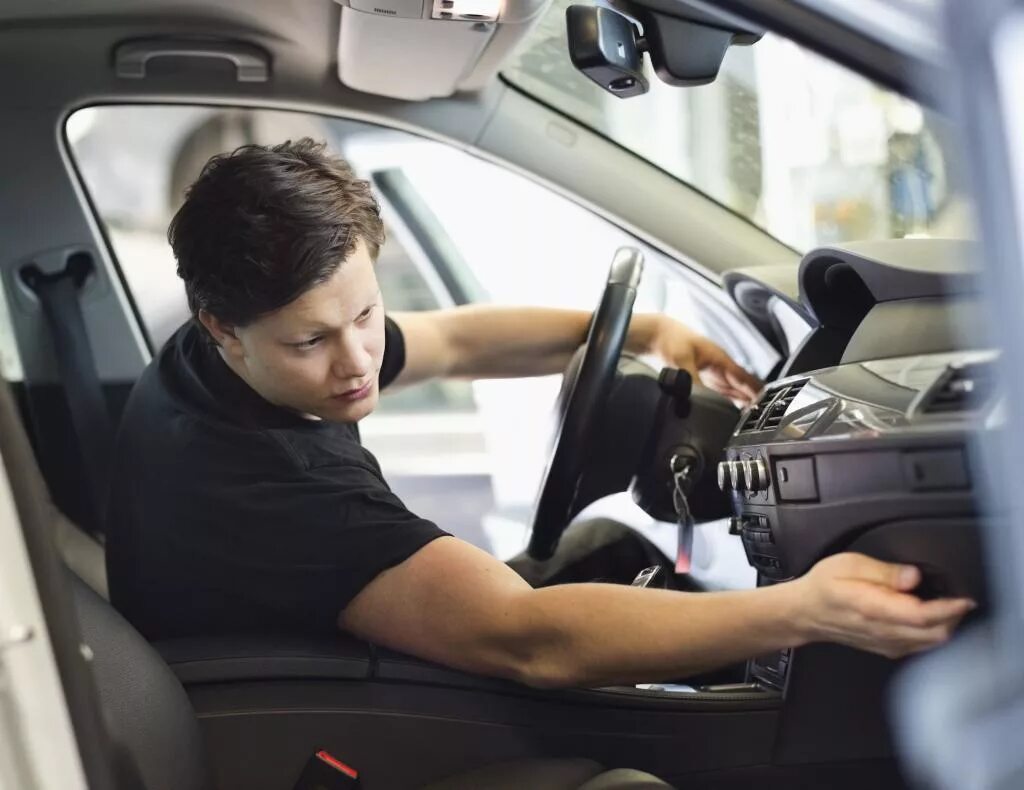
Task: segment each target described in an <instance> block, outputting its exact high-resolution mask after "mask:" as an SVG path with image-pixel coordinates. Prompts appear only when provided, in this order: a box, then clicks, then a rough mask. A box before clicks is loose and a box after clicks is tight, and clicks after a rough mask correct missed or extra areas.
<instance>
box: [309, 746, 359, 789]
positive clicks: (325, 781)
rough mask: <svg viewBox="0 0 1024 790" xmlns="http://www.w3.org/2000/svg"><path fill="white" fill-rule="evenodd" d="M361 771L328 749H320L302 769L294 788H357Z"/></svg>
mask: <svg viewBox="0 0 1024 790" xmlns="http://www.w3.org/2000/svg"><path fill="white" fill-rule="evenodd" d="M359 787H361V785H360V784H359V772H358V771H357V770H356V769H355V768H353V767H352V766H350V765H346V764H345V763H343V762H342V761H341V760H339V759H338V758H337V757H335V756H334V755H332V754H330V753H329V752H328V751H327V750H326V749H318V750H317V751H316V753H314V754H313V756H312V757H310V758H309V762H307V763H306V767H305V768H303V769H302V774H301V775H300V776H299V781H297V782H296V783H295V788H294V790H356V788H359Z"/></svg>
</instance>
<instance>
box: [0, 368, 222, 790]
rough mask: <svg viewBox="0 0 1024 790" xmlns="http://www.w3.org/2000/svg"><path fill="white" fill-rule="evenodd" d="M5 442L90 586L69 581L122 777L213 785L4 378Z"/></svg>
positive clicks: (180, 707) (47, 523) (174, 786)
mask: <svg viewBox="0 0 1024 790" xmlns="http://www.w3.org/2000/svg"><path fill="white" fill-rule="evenodd" d="M0 434H2V435H3V438H4V457H3V463H4V466H5V468H7V470H8V471H9V472H11V473H13V474H12V486H17V488H18V489H20V490H21V491H24V493H25V495H26V497H27V498H29V499H30V500H32V501H34V502H35V503H36V505H37V508H38V506H45V512H46V513H47V514H48V515H49V518H46V517H45V516H44V517H43V518H39V519H37V520H36V521H35V522H34V523H35V526H36V528H40V527H43V528H48V529H47V532H48V535H49V537H50V538H51V539H52V540H53V541H54V544H55V545H56V546H57V547H59V548H60V553H61V554H62V555H63V557H64V559H65V563H66V564H67V565H69V566H71V568H72V569H74V570H78V569H79V568H83V569H84V571H85V574H84V575H85V576H87V577H89V578H90V581H91V582H92V584H91V585H87V584H86V583H85V582H83V581H82V579H81V578H80V577H79V575H76V574H75V573H71V572H69V574H68V575H69V576H70V577H71V585H70V586H71V590H72V594H73V596H74V599H75V609H76V612H77V614H78V621H79V622H78V625H79V630H80V633H81V637H82V640H83V642H84V644H85V645H87V646H88V649H89V650H90V651H91V653H92V660H91V662H90V663H91V666H92V669H93V674H94V678H95V686H96V690H97V692H98V695H99V703H100V708H101V710H102V714H103V719H104V721H105V722H106V725H107V730H108V735H109V741H110V743H111V744H112V745H113V747H114V749H115V750H116V755H117V758H118V761H119V772H120V773H121V774H122V775H123V776H124V777H127V778H129V779H135V783H136V784H141V785H142V787H143V788H145V790H205V788H207V787H208V786H209V784H208V782H207V781H206V778H207V769H206V760H205V753H204V750H203V743H202V736H201V734H200V731H199V722H198V721H197V719H196V716H195V711H194V710H193V709H192V705H191V703H190V702H189V700H188V696H187V695H186V694H185V690H184V689H183V688H182V686H181V683H179V682H178V679H177V677H175V675H174V673H173V672H171V670H170V668H169V667H168V666H167V664H166V663H165V662H164V660H163V659H162V658H161V657H160V655H159V654H158V653H157V652H156V651H155V650H154V649H153V648H152V647H151V646H150V645H149V643H148V642H146V640H145V639H143V638H142V636H141V635H140V634H139V633H138V632H137V631H136V630H135V629H134V628H133V627H132V626H131V625H130V624H129V623H128V621H126V620H125V619H124V618H123V617H121V615H119V614H118V613H117V612H116V611H114V609H113V607H112V606H110V604H109V603H107V602H106V600H104V598H103V597H102V595H101V593H105V592H106V579H105V575H101V574H98V573H97V572H96V569H97V568H102V567H103V549H102V547H100V546H99V544H97V543H96V542H95V541H93V540H92V539H91V538H90V537H89V536H88V535H87V534H86V533H85V532H83V531H82V530H80V529H79V528H78V527H77V526H76V525H75V524H73V523H72V522H71V521H69V520H68V519H66V518H65V517H64V516H63V515H62V514H61V513H60V512H59V511H58V510H57V508H56V507H55V506H54V505H53V503H52V500H51V499H50V495H49V491H48V490H47V487H46V483H45V482H44V480H43V477H42V475H41V474H40V472H39V468H38V466H37V464H36V460H35V456H34V454H33V453H32V448H31V446H30V444H29V441H28V437H27V436H26V435H25V431H24V426H22V424H21V419H20V416H19V415H18V411H17V408H16V407H15V405H14V399H13V397H12V396H11V391H10V388H9V387H8V386H7V382H5V381H4V380H3V379H2V378H0ZM39 512H43V510H42V509H39ZM97 554H98V557H97ZM95 587H98V588H99V590H100V591H99V592H97V590H96V589H94V588H95Z"/></svg>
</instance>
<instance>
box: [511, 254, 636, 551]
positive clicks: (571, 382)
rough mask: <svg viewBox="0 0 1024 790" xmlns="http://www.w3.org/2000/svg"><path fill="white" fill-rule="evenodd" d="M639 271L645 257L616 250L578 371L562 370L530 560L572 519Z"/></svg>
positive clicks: (549, 547) (626, 327)
mask: <svg viewBox="0 0 1024 790" xmlns="http://www.w3.org/2000/svg"><path fill="white" fill-rule="evenodd" d="M643 268H644V258H643V254H642V253H641V252H640V251H639V250H637V249H634V248H632V247H621V248H620V249H619V250H617V251H616V253H615V257H614V258H613V259H612V265H611V270H610V271H609V273H608V282H607V283H606V284H605V287H604V294H603V295H602V297H601V303H600V305H598V308H597V312H596V313H594V317H593V318H592V319H591V322H590V330H589V332H588V333H587V340H586V343H585V344H584V346H583V359H582V361H581V362H580V364H579V366H578V367H576V366H575V365H574V364H570V366H569V368H568V369H567V370H566V373H565V376H566V380H565V382H564V383H563V385H562V387H563V391H565V392H568V393H569V395H568V398H567V400H566V401H565V406H564V409H563V411H562V415H561V420H560V423H559V426H558V431H557V433H556V437H555V443H554V450H553V451H552V454H551V460H550V461H549V463H548V468H547V470H546V471H545V473H544V482H543V484H542V485H541V489H540V497H539V499H538V500H537V509H536V511H535V513H534V516H533V530H532V532H531V534H530V543H529V545H528V547H527V553H528V554H529V555H530V556H531V557H532V558H533V559H536V560H546V559H549V558H550V557H551V556H552V555H553V554H554V553H555V549H556V548H558V542H559V540H560V539H561V537H562V533H563V532H565V529H566V527H568V526H569V521H570V519H571V518H572V517H573V516H574V515H576V513H575V510H574V507H575V504H576V495H577V491H578V490H579V485H580V479H581V477H582V475H583V470H584V467H585V462H586V459H587V457H588V452H587V450H588V443H589V442H588V440H589V439H590V437H591V431H592V430H593V428H594V426H595V425H596V424H597V421H598V420H599V419H600V417H601V414H602V412H603V411H604V408H605V405H606V404H607V402H608V397H609V395H610V394H611V391H612V385H613V384H614V382H615V374H616V371H617V369H618V363H619V355H620V354H622V349H623V346H624V345H625V343H626V333H627V332H628V330H629V320H630V318H631V317H632V314H633V303H634V302H635V301H636V289H637V286H638V285H639V284H640V275H641V274H642V273H643Z"/></svg>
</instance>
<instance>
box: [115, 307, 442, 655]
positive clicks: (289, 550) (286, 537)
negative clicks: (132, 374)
mask: <svg viewBox="0 0 1024 790" xmlns="http://www.w3.org/2000/svg"><path fill="white" fill-rule="evenodd" d="M202 332H203V330H202V328H201V327H199V326H197V325H196V324H195V323H193V322H189V323H187V324H186V325H185V326H183V327H182V328H181V329H179V330H178V332H177V333H175V335H174V336H173V337H172V338H171V339H170V340H169V341H168V343H167V345H166V346H164V348H163V349H162V350H161V351H160V353H159V354H158V355H157V357H156V358H155V359H154V360H153V361H152V362H151V363H150V365H149V366H148V367H147V369H146V370H145V372H144V373H143V374H142V377H141V378H140V379H139V381H138V383H137V384H136V385H135V388H134V390H133V391H132V394H131V397H130V398H129V400H128V404H127V406H126V408H125V412H124V415H123V417H122V422H121V426H120V429H119V431H118V437H117V446H116V450H115V468H114V474H113V475H112V479H113V481H114V482H113V484H112V493H111V497H110V499H109V502H108V510H107V530H108V546H107V570H108V574H109V577H110V592H111V598H112V601H113V603H114V605H115V606H116V607H117V608H118V609H119V610H120V611H121V612H122V613H123V614H124V615H125V616H126V617H127V618H128V619H129V620H130V621H131V622H132V623H133V624H134V625H135V626H136V628H138V629H139V630H140V631H141V632H142V633H143V634H144V635H145V636H146V637H147V638H149V639H151V640H152V639H165V638H169V637H178V636H191V635H201V634H226V633H238V632H253V631H261V632H277V633H280V632H300V633H306V634H325V633H334V632H336V631H337V617H338V613H339V612H340V611H341V609H342V608H343V607H344V606H345V605H346V604H347V603H348V602H349V601H350V600H351V599H352V598H353V597H354V596H355V595H356V594H357V593H358V592H359V591H360V590H361V589H362V588H363V587H364V586H365V585H366V584H368V583H369V582H370V581H371V580H372V579H373V578H374V577H376V576H377V574H379V573H380V572H381V571H383V570H385V569H387V568H390V567H392V566H394V565H397V564H398V563H400V562H402V561H403V560H405V559H407V558H408V557H410V556H411V555H412V554H414V553H415V552H416V551H418V550H419V549H420V548H422V547H423V546H424V545H426V544H427V543H429V542H430V541H432V540H433V539H434V538H437V537H440V536H442V535H445V534H446V533H445V532H443V531H442V530H441V529H439V528H438V527H437V526H436V525H434V524H433V523H432V522H430V521H427V520H425V519H422V518H419V517H417V516H415V515H414V514H412V513H411V512H409V510H408V509H407V508H406V507H405V506H404V505H403V504H402V502H401V501H400V500H399V498H398V497H397V496H395V494H393V493H392V492H391V490H390V488H388V485H387V483H385V482H384V478H383V476H382V475H381V471H380V466H379V465H378V463H377V460H376V459H375V458H374V457H373V455H372V454H371V453H370V452H369V451H368V450H366V449H365V448H364V447H363V446H362V445H361V444H360V442H359V432H358V428H357V426H355V425H350V424H342V423H332V422H327V421H316V420H310V419H307V418H304V417H302V416H300V415H298V414H296V413H294V412H291V411H289V410H287V409H282V408H280V407H277V406H274V405H272V404H271V403H269V402H268V401H266V400H264V399H263V398H261V397H260V396H259V395H257V394H256V392H255V391H254V390H252V389H251V388H250V387H249V386H248V385H247V384H246V383H245V382H244V381H243V380H242V379H240V378H239V377H238V376H237V375H236V374H235V373H234V372H233V371H231V369H230V368H228V366H227V365H226V364H225V362H224V361H223V360H222V359H221V357H220V355H219V354H218V352H217V350H216V348H215V347H214V346H212V344H210V343H209V342H208V341H207V340H206V338H205V337H204V336H203V334H202ZM385 332H386V346H385V348H386V350H385V353H384V361H383V364H382V367H381V372H380V384H381V386H382V387H384V386H386V385H387V384H388V383H390V382H391V381H393V380H394V378H395V377H396V376H397V375H398V373H399V371H400V370H401V369H402V366H403V364H404V362H405V343H404V340H403V338H402V333H401V330H400V329H399V328H398V326H397V324H395V323H394V322H393V321H392V320H391V319H390V318H389V319H387V321H386V329H385Z"/></svg>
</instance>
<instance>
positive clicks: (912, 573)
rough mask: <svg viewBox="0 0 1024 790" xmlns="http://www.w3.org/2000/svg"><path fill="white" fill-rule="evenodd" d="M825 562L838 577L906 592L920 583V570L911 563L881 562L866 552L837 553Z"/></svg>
mask: <svg viewBox="0 0 1024 790" xmlns="http://www.w3.org/2000/svg"><path fill="white" fill-rule="evenodd" d="M826 562H828V563H830V564H831V567H832V569H833V570H834V571H835V573H836V575H837V576H839V577H840V578H844V579H851V580H856V581H864V582H872V583H874V584H880V585H882V586H883V587H889V588H891V589H893V590H901V591H903V592H908V591H910V590H913V589H914V588H915V587H917V585H919V584H920V583H921V571H919V570H918V569H917V568H915V567H914V566H913V565H900V564H897V563H892V562H882V561H881V560H876V559H875V558H874V557H868V556H867V555H866V554H854V553H847V554H837V555H835V556H833V557H830V558H829V559H828V560H826Z"/></svg>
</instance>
